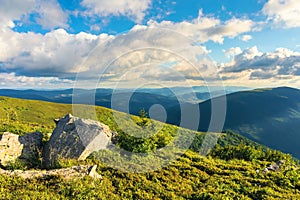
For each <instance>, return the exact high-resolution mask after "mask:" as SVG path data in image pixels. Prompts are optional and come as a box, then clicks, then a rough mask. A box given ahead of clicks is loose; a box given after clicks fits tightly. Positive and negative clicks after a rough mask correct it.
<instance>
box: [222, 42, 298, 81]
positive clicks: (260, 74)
mask: <svg viewBox="0 0 300 200" xmlns="http://www.w3.org/2000/svg"><path fill="white" fill-rule="evenodd" d="M241 73H247V74H248V76H249V79H253V80H256V79H260V80H261V79H274V80H275V79H277V80H278V79H299V76H300V52H294V51H292V50H289V49H286V48H278V49H276V50H275V51H274V52H267V53H262V52H260V51H259V50H258V49H257V47H252V48H249V49H246V50H244V51H243V52H242V53H240V54H238V55H236V56H234V58H233V60H232V61H231V62H229V63H225V64H223V74H225V75H226V74H227V75H228V74H231V75H232V74H235V75H237V74H241Z"/></svg>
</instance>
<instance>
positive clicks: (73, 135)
mask: <svg viewBox="0 0 300 200" xmlns="http://www.w3.org/2000/svg"><path fill="white" fill-rule="evenodd" d="M112 137H113V132H112V131H111V130H110V129H109V127H108V126H107V125H105V124H102V123H100V122H98V121H94V120H89V119H81V118H78V117H74V116H72V115H71V114H68V115H66V116H65V117H63V118H61V119H59V120H56V128H55V129H54V131H53V133H52V135H51V137H50V140H49V142H48V143H47V144H46V146H45V147H44V150H43V164H44V166H45V167H47V168H52V167H56V165H57V163H58V161H59V160H60V159H75V160H85V159H86V158H87V157H88V156H89V155H90V154H91V153H92V152H94V151H99V150H101V149H106V148H107V147H108V146H109V145H110V143H111V139H112Z"/></svg>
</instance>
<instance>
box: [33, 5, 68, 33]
mask: <svg viewBox="0 0 300 200" xmlns="http://www.w3.org/2000/svg"><path fill="white" fill-rule="evenodd" d="M36 12H37V13H38V15H39V16H38V17H37V19H36V21H37V23H38V24H40V25H41V26H42V27H43V28H44V29H53V28H58V27H59V28H67V27H68V24H67V21H68V14H67V13H66V12H64V11H63V10H62V8H61V7H60V5H59V3H58V2H57V0H47V1H40V4H37V7H36Z"/></svg>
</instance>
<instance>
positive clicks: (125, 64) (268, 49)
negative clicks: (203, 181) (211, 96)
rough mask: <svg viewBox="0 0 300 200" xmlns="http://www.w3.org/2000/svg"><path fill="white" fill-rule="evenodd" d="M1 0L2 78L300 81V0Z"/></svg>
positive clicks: (27, 84)
mask: <svg viewBox="0 0 300 200" xmlns="http://www.w3.org/2000/svg"><path fill="white" fill-rule="evenodd" d="M0 5H1V6H0V88H70V87H73V86H74V85H75V86H77V87H114V86H115V85H122V86H123V87H130V86H133V85H134V86H136V85H137V83H136V81H137V80H138V81H139V83H138V84H141V83H147V84H149V85H151V84H154V85H155V84H156V86H182V85H185V84H186V83H187V82H188V84H191V85H202V84H208V82H209V84H216V85H217V84H220V81H221V82H222V83H223V84H224V85H230V86H248V87H275V86H291V87H297V88H300V1H299V0H243V1H241V0H201V1H200V0H188V1H187V0H165V1H162V0H109V1H107V0H0Z"/></svg>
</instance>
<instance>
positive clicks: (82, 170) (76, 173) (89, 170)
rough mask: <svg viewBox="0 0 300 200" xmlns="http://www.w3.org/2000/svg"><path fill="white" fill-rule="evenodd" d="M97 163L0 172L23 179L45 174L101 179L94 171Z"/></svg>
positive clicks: (69, 177)
mask: <svg viewBox="0 0 300 200" xmlns="http://www.w3.org/2000/svg"><path fill="white" fill-rule="evenodd" d="M96 168H97V165H94V166H88V165H85V166H73V167H69V168H64V169H53V170H28V171H22V170H14V171H12V170H2V169H1V168H0V174H3V175H7V176H20V177H22V178H24V179H31V178H45V177H47V176H61V177H62V178H64V179H67V180H71V179H72V180H73V179H76V178H83V177H85V176H90V177H92V178H93V179H102V176H101V175H100V174H98V173H97V172H96Z"/></svg>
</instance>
